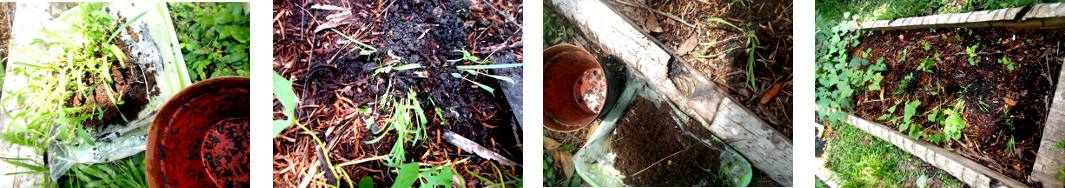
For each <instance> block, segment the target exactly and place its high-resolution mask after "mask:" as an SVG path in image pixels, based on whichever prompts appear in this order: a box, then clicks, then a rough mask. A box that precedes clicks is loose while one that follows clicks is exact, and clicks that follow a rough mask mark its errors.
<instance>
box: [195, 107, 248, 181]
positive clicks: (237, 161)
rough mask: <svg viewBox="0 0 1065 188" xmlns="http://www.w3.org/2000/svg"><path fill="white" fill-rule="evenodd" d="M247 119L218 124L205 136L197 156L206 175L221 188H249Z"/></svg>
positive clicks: (225, 120) (237, 118) (233, 119)
mask: <svg viewBox="0 0 1065 188" xmlns="http://www.w3.org/2000/svg"><path fill="white" fill-rule="evenodd" d="M249 128H251V127H250V126H249V122H248V117H233V118H227V119H224V120H222V121H219V122H218V123H217V124H215V125H214V126H213V127H211V130H210V131H208V132H207V134H206V136H205V137H204V141H203V145H202V146H201V148H202V149H203V150H201V152H200V154H201V157H202V159H203V163H204V165H205V166H206V167H207V172H208V173H209V174H210V175H211V177H213V179H212V180H214V181H215V183H216V184H217V185H221V186H222V187H248V186H249V180H250V179H249V177H248V173H250V171H249V166H248V164H249V163H248V157H249V156H251V155H250V153H249V152H250V151H251V150H248V143H249V142H248V140H249V139H250V137H249V135H248V129H249Z"/></svg>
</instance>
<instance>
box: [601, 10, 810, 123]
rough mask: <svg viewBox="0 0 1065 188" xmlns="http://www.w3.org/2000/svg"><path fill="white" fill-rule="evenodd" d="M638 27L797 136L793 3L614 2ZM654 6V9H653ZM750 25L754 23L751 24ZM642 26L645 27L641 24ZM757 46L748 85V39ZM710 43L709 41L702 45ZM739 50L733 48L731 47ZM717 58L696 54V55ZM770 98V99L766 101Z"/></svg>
mask: <svg viewBox="0 0 1065 188" xmlns="http://www.w3.org/2000/svg"><path fill="white" fill-rule="evenodd" d="M606 2H607V3H609V4H612V5H615V7H616V8H615V9H618V10H619V11H620V12H622V13H623V14H625V15H627V16H629V18H631V19H632V20H633V21H634V22H635V23H636V26H637V28H640V29H643V31H644V32H646V33H650V34H651V35H652V36H653V37H654V38H655V39H657V40H658V41H659V42H660V43H662V44H663V45H665V47H667V48H670V50H672V51H673V52H674V53H675V54H676V55H678V56H679V57H681V58H682V59H683V60H684V61H686V62H687V63H689V64H691V65H692V66H693V67H695V68H696V69H697V70H699V71H700V72H701V73H703V75H705V76H706V77H707V78H709V79H711V80H713V81H714V82H716V83H718V86H719V87H721V88H722V89H724V90H725V91H727V92H728V93H729V94H731V95H732V97H735V99H737V100H739V101H738V102H740V103H742V104H743V105H744V106H745V107H747V108H748V109H751V110H752V111H753V112H755V114H756V115H758V117H759V118H761V119H762V120H764V121H765V122H766V123H768V124H769V125H770V126H772V127H773V128H774V129H776V130H778V131H780V132H781V133H784V134H785V135H787V136H788V137H789V138H790V137H791V136H792V118H791V117H792V110H791V109H792V103H793V98H792V93H791V92H792V87H793V84H792V57H791V54H792V53H791V50H792V46H793V45H792V34H791V31H792V27H791V25H792V15H791V12H792V3H791V1H781V0H754V1H731V0H700V1H678V0H665V1H648V0H610V1H606ZM652 9H653V11H652ZM710 18H720V19H723V20H725V21H728V22H729V23H731V24H733V25H736V26H739V27H741V28H747V29H745V30H747V31H749V32H754V35H755V36H756V38H757V39H751V40H747V39H746V38H744V37H741V35H743V31H740V30H737V29H735V28H733V27H732V26H728V25H726V24H722V23H719V22H710V21H707V20H708V19H710ZM748 24H749V27H747V25H748ZM641 27H642V28H641ZM755 40H757V42H759V43H760V45H759V46H761V47H758V48H756V50H755V52H756V55H755V56H754V57H755V60H754V63H753V64H754V65H753V66H754V68H753V73H752V75H753V76H754V86H750V85H749V84H747V73H748V72H749V71H748V60H749V59H750V56H749V55H750V54H749V53H748V52H747V51H745V50H744V49H745V47H744V46H745V45H746V43H747V42H754V41H755ZM702 44H707V45H702ZM731 48H736V49H733V50H728V49H731ZM697 54H698V55H714V54H720V55H717V56H714V57H696V55H697ZM763 98H765V100H764V101H765V102H762V101H763Z"/></svg>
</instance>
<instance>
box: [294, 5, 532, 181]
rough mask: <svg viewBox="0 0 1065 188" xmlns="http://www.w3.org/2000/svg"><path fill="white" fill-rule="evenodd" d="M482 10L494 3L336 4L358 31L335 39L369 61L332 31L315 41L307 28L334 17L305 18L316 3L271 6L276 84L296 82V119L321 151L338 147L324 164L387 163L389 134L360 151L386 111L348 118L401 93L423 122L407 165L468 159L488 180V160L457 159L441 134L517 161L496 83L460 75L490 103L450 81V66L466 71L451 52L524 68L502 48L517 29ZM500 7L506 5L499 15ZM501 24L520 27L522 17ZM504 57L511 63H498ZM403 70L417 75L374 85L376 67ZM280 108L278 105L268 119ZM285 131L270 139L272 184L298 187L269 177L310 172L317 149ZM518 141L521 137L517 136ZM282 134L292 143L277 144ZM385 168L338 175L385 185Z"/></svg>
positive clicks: (392, 76)
mask: <svg viewBox="0 0 1065 188" xmlns="http://www.w3.org/2000/svg"><path fill="white" fill-rule="evenodd" d="M486 3H493V2H487V1H482V2H479V3H471V2H468V1H447V2H441V1H387V0H382V1H360V0H356V1H352V2H339V3H334V4H335V5H337V6H340V7H350V9H351V10H352V11H353V14H354V15H355V17H356V20H357V21H356V22H357V23H354V24H351V25H347V26H340V27H338V28H337V30H338V31H340V32H343V33H345V34H347V35H349V36H351V37H352V38H355V39H357V40H360V41H362V42H364V43H367V44H369V45H371V46H374V47H376V48H377V49H378V51H377V52H376V53H374V54H372V55H369V56H360V55H358V51H352V50H351V48H349V47H348V45H347V44H337V41H340V40H346V39H344V37H341V36H339V35H337V34H336V33H335V32H332V31H331V30H324V31H321V32H317V33H314V32H313V28H314V27H316V26H318V25H319V24H321V23H323V22H324V20H323V19H324V18H325V17H326V16H328V15H330V14H332V12H329V11H320V10H309V11H308V10H304V8H306V7H309V6H311V5H313V4H318V3H313V2H275V5H277V6H276V8H277V9H276V10H275V13H279V12H278V11H281V12H283V13H284V15H283V16H281V17H279V18H280V19H278V20H279V21H278V22H275V30H278V32H276V33H275V35H274V40H275V41H276V43H277V44H278V47H277V48H276V50H275V51H274V56H275V57H276V58H277V59H278V61H283V62H284V63H283V64H282V65H281V66H279V64H275V66H274V68H275V71H277V72H279V73H281V74H282V75H291V76H286V77H289V78H291V79H293V80H294V83H295V85H294V88H295V90H296V94H297V96H299V99H301V100H302V101H300V102H299V103H298V104H299V105H303V106H304V107H301V108H300V109H298V110H297V111H296V113H297V114H296V116H297V118H298V119H299V120H300V122H302V123H304V124H305V125H307V126H308V127H309V128H310V129H312V130H314V132H316V133H318V134H319V137H321V138H322V139H323V142H327V143H335V146H330V147H331V149H330V153H329V154H328V155H330V156H331V158H332V159H333V161H334V162H336V163H340V162H343V161H349V160H357V159H362V158H367V157H373V156H381V155H387V154H388V153H389V151H390V150H391V148H392V146H393V143H394V142H395V136H394V134H385V135H384V136H385V137H386V138H385V139H384V140H382V141H380V142H377V143H374V144H364V143H363V141H369V140H372V139H374V138H376V137H377V136H379V135H374V134H373V133H372V132H371V131H370V130H368V129H367V128H366V127H367V126H366V125H367V123H375V124H378V125H383V124H384V123H386V122H385V119H387V115H386V114H388V112H390V111H389V110H391V109H375V110H376V112H375V113H374V115H372V116H377V118H376V119H375V121H376V122H366V121H367V120H368V119H369V117H364V116H355V113H356V112H358V111H359V109H360V108H364V107H368V106H372V105H374V104H376V102H377V101H376V100H377V99H379V97H380V96H383V95H392V96H393V97H396V98H400V97H406V93H407V92H408V91H414V92H415V93H416V95H417V96H416V98H417V99H418V101H420V103H421V104H422V106H421V107H422V108H423V109H425V112H426V114H425V115H426V117H427V118H429V122H428V130H427V131H426V132H427V133H428V135H429V136H428V137H429V138H430V139H429V140H425V141H421V143H419V144H417V146H416V147H410V146H408V148H406V156H407V158H408V159H411V160H410V161H407V162H425V163H430V164H443V163H446V162H454V161H458V160H460V159H463V158H469V161H468V163H467V164H468V166H467V167H468V168H469V169H470V170H471V171H473V172H475V173H480V174H482V176H483V175H484V174H489V173H493V172H494V171H493V170H492V167H491V166H490V165H489V164H488V163H487V162H489V161H486V160H485V159H483V158H480V157H477V156H476V155H472V154H470V153H469V152H461V151H459V150H458V149H457V148H455V147H454V146H453V145H451V144H449V143H447V142H445V141H443V140H441V139H440V136H441V134H442V132H443V131H445V130H448V131H452V132H455V133H458V134H459V135H461V136H463V137H466V138H468V139H470V140H473V141H474V142H476V143H478V144H481V145H482V146H484V147H486V148H489V149H491V150H493V151H494V152H497V153H500V154H501V155H503V156H505V157H507V158H509V159H512V160H514V161H521V158H522V156H521V153H522V151H521V147H520V144H518V138H515V130H514V129H515V127H516V126H517V125H516V124H512V119H513V117H512V115H511V114H513V113H512V112H511V109H510V106H509V105H508V103H507V101H506V99H505V97H504V95H503V93H502V91H501V90H500V89H501V87H500V85H499V84H500V83H499V82H497V81H496V80H495V79H494V78H490V77H486V76H483V75H476V76H475V75H470V74H466V73H463V74H462V75H463V76H464V77H466V78H468V79H471V80H474V81H476V82H479V83H482V84H485V85H487V86H489V87H492V88H495V89H497V90H496V91H495V93H494V94H492V93H489V92H487V91H485V90H484V89H482V88H478V87H477V86H475V85H474V84H472V83H470V82H468V81H465V80H463V79H461V78H455V77H452V76H451V75H450V73H462V72H463V71H460V70H458V69H456V68H455V66H456V65H471V64H473V63H470V62H454V63H453V62H448V61H447V60H455V59H460V58H461V57H462V53H461V52H455V51H453V50H467V51H470V52H471V53H473V54H474V55H477V56H478V57H480V58H481V59H482V60H483V59H490V60H494V61H496V62H493V63H496V64H502V63H520V62H521V61H520V59H521V58H520V57H521V55H520V53H521V48H520V47H517V48H510V47H505V48H499V47H500V46H507V45H512V44H515V43H517V42H519V41H520V34H521V33H520V29H517V28H516V27H510V26H514V25H512V23H510V22H508V21H506V20H508V19H506V18H501V17H500V16H498V14H496V13H494V12H495V11H493V6H490V5H488V4H486ZM504 4H505V5H508V6H502V5H504ZM517 4H520V2H502V3H493V5H494V7H495V8H498V10H500V11H503V12H507V11H510V12H520V6H516V7H515V5H517ZM515 8H517V9H515ZM507 16H508V17H515V19H517V20H520V18H521V17H520V14H517V15H507ZM308 28H309V29H308ZM503 44H506V45H503ZM389 53H391V55H389ZM392 55H394V57H393V56H392ZM503 56H516V57H518V58H499V57H503ZM408 63H419V64H421V65H422V66H423V68H419V69H413V70H406V71H391V72H388V73H378V74H377V75H375V76H371V75H372V74H373V73H374V71H375V70H376V69H378V68H379V67H385V66H388V65H389V64H391V65H395V66H399V65H403V64H408ZM486 73H490V72H486ZM505 84H509V83H505ZM279 107H280V105H276V103H275V110H278V109H279ZM437 108H439V109H441V110H442V112H443V113H441V115H442V116H443V117H440V116H438V115H437V113H436V112H435V111H434V109H437ZM451 110H454V112H453V113H452V112H451ZM377 114H381V115H377ZM349 115H351V116H349ZM441 118H443V119H441ZM445 122H446V123H445ZM285 132H286V133H299V134H286V133H282V136H281V137H279V139H275V141H277V142H275V151H277V154H279V155H275V160H276V161H277V162H279V163H275V164H276V165H275V185H298V184H299V183H300V182H298V181H299V180H301V179H299V178H294V177H295V176H296V175H299V174H290V175H286V174H276V173H278V171H281V170H282V169H284V168H288V167H289V166H290V165H295V166H300V167H299V168H305V167H304V166H310V165H311V163H310V162H311V161H312V160H309V159H311V158H304V156H316V155H317V154H316V153H315V150H314V149H308V148H314V146H313V145H305V144H310V143H309V142H305V141H304V140H310V139H311V138H310V137H308V136H306V135H303V134H302V133H303V132H302V131H301V130H300V129H299V128H297V127H295V126H294V127H290V128H289V129H288V130H286V131H285ZM516 132H517V134H521V131H520V130H518V131H516ZM323 133H324V134H323ZM285 135H288V136H291V137H295V138H298V139H292V140H288V139H282V138H283V137H286V136H285ZM331 145H332V144H331ZM308 146H310V147H308ZM337 161H340V162H337ZM455 167H456V168H460V169H461V168H462V167H459V166H455ZM388 169H390V168H389V167H387V166H385V165H382V164H380V163H377V162H369V163H361V164H358V165H352V166H347V167H345V169H342V170H345V171H346V172H347V174H350V175H351V176H352V177H363V176H370V177H373V179H374V181H375V182H376V183H380V182H384V183H385V184H386V185H387V184H391V182H392V181H394V180H393V179H394V178H395V177H394V174H395V173H394V172H391V171H389V170H388ZM500 169H502V170H504V171H506V173H509V174H514V175H519V176H520V174H521V167H502V166H501V167H500ZM459 171H460V172H462V171H463V170H459ZM296 173H299V172H296ZM460 174H463V175H464V176H468V177H466V178H463V179H464V180H465V181H466V182H467V183H468V184H469V185H470V186H475V187H476V185H481V184H480V183H483V182H480V181H479V180H478V179H476V178H473V177H472V176H470V175H469V174H467V173H460ZM289 176H291V177H292V178H288V177H289ZM327 179H329V178H328V177H327ZM329 182H334V181H332V180H330V181H329Z"/></svg>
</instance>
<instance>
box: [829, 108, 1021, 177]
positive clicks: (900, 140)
mask: <svg viewBox="0 0 1065 188" xmlns="http://www.w3.org/2000/svg"><path fill="white" fill-rule="evenodd" d="M815 109H816V107H815ZM846 123H847V124H850V125H852V126H854V127H857V128H858V129H861V130H862V131H865V132H866V133H869V134H870V135H873V136H876V137H878V138H880V139H882V140H884V141H887V142H889V143H891V144H892V145H895V146H896V147H898V148H899V149H901V150H903V151H905V152H906V153H910V154H913V156H915V157H917V158H920V159H921V160H924V161H925V162H927V163H929V164H932V166H935V167H937V168H939V169H942V170H943V171H946V172H947V173H949V174H951V175H953V176H954V177H956V178H958V180H960V181H962V182H965V184H968V185H969V186H972V187H979V188H984V187H999V186H1007V187H1028V186H1027V185H1025V184H1024V183H1021V182H1020V181H1017V180H1014V179H1012V178H1010V177H1008V176H1005V175H1002V174H1001V173H998V172H996V171H994V170H991V169H990V168H987V167H986V166H984V165H983V164H980V163H977V162H974V161H972V160H969V159H968V158H965V157H962V156H958V155H956V154H954V153H952V152H950V151H947V150H945V149H943V148H941V147H939V146H936V145H932V144H930V143H928V142H924V141H919V140H914V139H912V138H910V137H909V136H907V135H905V134H902V133H900V132H898V131H895V130H894V129H891V128H888V127H887V126H884V125H881V124H879V123H875V122H872V121H869V120H865V119H862V118H860V117H858V116H855V115H852V114H848V115H847V120H846ZM992 180H994V181H992Z"/></svg>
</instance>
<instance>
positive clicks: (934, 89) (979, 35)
mask: <svg viewBox="0 0 1065 188" xmlns="http://www.w3.org/2000/svg"><path fill="white" fill-rule="evenodd" d="M1062 41H1065V32H1062V31H1061V30H1016V29H1007V28H982V29H938V31H936V30H929V29H916V30H901V31H876V32H873V33H872V34H871V35H869V36H866V37H863V38H862V39H861V45H859V46H858V47H857V48H855V49H854V53H853V54H852V55H853V56H855V57H859V56H861V55H868V56H869V57H868V58H866V59H868V60H870V61H873V62H876V61H877V60H878V59H881V58H883V62H884V63H885V64H887V67H888V68H887V71H884V72H882V75H883V76H884V80H883V82H882V83H881V85H882V86H883V87H884V88H883V89H884V91H883V92H882V93H881V92H865V93H861V94H860V95H859V96H858V97H857V101H858V103H857V104H858V110H857V112H856V113H857V114H858V115H859V116H862V117H863V118H865V119H870V120H873V119H876V118H877V117H879V116H881V115H883V114H884V113H885V112H886V110H885V109H888V108H890V107H891V106H892V105H895V104H896V101H899V103H902V104H904V103H906V102H909V101H913V100H920V101H921V105H920V106H919V107H917V114H918V115H921V116H917V117H915V118H914V119H915V120H916V122H917V123H918V124H921V125H924V126H923V127H925V129H923V131H925V132H928V133H929V134H939V133H940V131H941V130H942V127H943V126H942V125H938V124H935V123H933V122H927V118H926V117H925V116H923V115H924V114H928V113H930V112H931V111H932V110H933V109H935V108H941V109H942V108H948V107H949V106H951V105H953V104H954V103H955V102H956V101H964V102H965V111H964V112H963V114H962V118H963V119H964V120H965V122H966V124H967V126H966V128H965V129H963V130H962V134H963V137H962V138H961V139H959V140H956V141H950V142H948V143H945V144H943V146H945V147H947V148H950V150H952V151H954V152H955V153H958V154H959V155H961V156H965V157H967V158H969V159H972V160H974V161H977V162H979V163H982V164H986V165H987V166H988V167H990V168H991V169H994V170H996V171H998V172H1000V173H1003V174H1005V175H1007V176H1010V177H1012V178H1015V179H1017V180H1022V181H1023V180H1026V179H1027V178H1026V177H1027V175H1028V174H1030V172H1031V170H1032V164H1033V161H1034V160H1035V154H1036V150H1037V148H1038V147H1039V140H1040V137H1041V136H1042V131H1043V124H1044V123H1045V122H1046V117H1047V113H1048V110H1049V106H1050V103H1051V99H1050V98H1051V96H1053V92H1054V88H1055V83H1054V80H1057V78H1058V76H1059V75H1058V72H1059V70H1060V68H1061V65H1062V60H1061V59H1060V57H1062V56H1063V55H1065V53H1063V52H1061V51H1059V48H1060V46H1061V42H1062ZM924 43H928V44H929V46H930V49H928V50H925V49H924ZM976 44H979V45H980V46H979V48H978V50H977V52H976V53H978V56H977V58H978V59H979V60H980V63H979V64H977V65H976V66H972V65H970V64H969V62H968V58H969V55H968V54H966V52H965V48H966V47H971V46H973V45H976ZM867 50H869V51H871V53H870V54H864V53H865V52H866V51H867ZM903 51H906V52H907V53H908V57H906V60H905V61H900V59H899V58H902V53H901V52H903ZM936 53H939V57H940V59H941V60H940V61H936V63H935V65H934V66H933V67H932V68H931V70H932V71H933V72H931V73H929V72H925V71H918V70H916V67H917V66H918V65H919V64H920V63H921V62H922V61H923V60H924V59H925V58H933V57H934V56H935V54H936ZM1003 57H1006V58H1008V59H1010V61H1011V62H1012V63H1013V65H1014V66H1015V67H1016V69H1015V70H1012V71H1011V70H1008V69H1007V67H1006V66H1005V65H1004V64H1002V63H999V59H1002V58H1003ZM910 74H912V75H913V79H912V81H910V83H909V84H908V85H909V86H908V87H906V88H901V91H900V88H898V86H899V85H901V84H902V82H903V80H904V79H905V77H906V76H907V75H910ZM896 92H899V93H900V94H897V95H896V94H893V93H896ZM1013 102H1015V104H1011V103H1013ZM902 106H904V105H899V107H898V109H896V110H895V112H894V113H893V114H892V116H893V117H901V116H902V115H903V110H901V109H903V108H902ZM1007 108H1008V110H1009V113H1008V114H1006V113H1005V112H1004V111H1005V110H1006V109H1007ZM877 122H878V123H881V124H884V125H888V126H892V127H894V126H895V125H893V124H891V123H890V122H889V121H888V120H882V121H877ZM1010 124H1012V126H1011V125H1010ZM896 129H897V127H896ZM1010 138H1012V139H1014V141H1015V143H1016V146H1015V148H1016V151H1017V152H1016V153H1017V155H1012V154H1010V153H1009V152H1007V151H1008V150H1007V148H1008V147H1007V143H1008V142H1009V139H1010Z"/></svg>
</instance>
